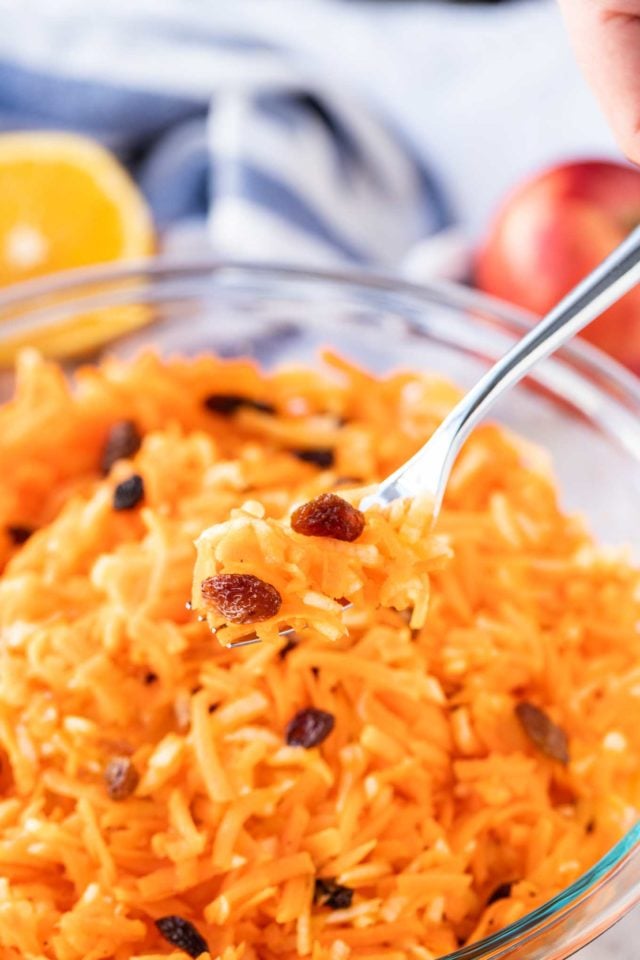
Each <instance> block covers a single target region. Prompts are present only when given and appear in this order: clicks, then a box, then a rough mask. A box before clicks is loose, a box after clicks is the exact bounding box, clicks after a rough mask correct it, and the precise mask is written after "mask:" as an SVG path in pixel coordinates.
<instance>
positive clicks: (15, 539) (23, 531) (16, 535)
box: [7, 525, 33, 547]
mask: <svg viewBox="0 0 640 960" xmlns="http://www.w3.org/2000/svg"><path fill="white" fill-rule="evenodd" d="M32 533H33V528H32V527H21V526H19V525H16V526H10V527H7V534H8V536H9V538H10V539H11V542H12V543H14V544H15V545H16V547H19V546H22V544H23V543H26V542H27V540H28V539H29V537H30V536H31V534H32Z"/></svg>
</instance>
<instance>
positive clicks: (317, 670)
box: [311, 667, 320, 680]
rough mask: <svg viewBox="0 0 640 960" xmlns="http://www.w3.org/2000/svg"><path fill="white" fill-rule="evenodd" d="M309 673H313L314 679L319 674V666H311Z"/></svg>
mask: <svg viewBox="0 0 640 960" xmlns="http://www.w3.org/2000/svg"><path fill="white" fill-rule="evenodd" d="M311 673H312V674H313V675H314V677H315V678H316V680H317V679H318V677H319V676H320V667H311Z"/></svg>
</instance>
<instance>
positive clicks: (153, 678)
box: [142, 670, 158, 687]
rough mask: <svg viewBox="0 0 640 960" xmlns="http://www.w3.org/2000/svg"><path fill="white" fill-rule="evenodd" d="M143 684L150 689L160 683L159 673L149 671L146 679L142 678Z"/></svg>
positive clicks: (145, 676)
mask: <svg viewBox="0 0 640 960" xmlns="http://www.w3.org/2000/svg"><path fill="white" fill-rule="evenodd" d="M142 682H143V683H144V684H145V685H146V686H147V687H150V686H152V685H153V684H154V683H157V682H158V674H157V673H154V672H153V670H147V672H146V673H145V675H144V677H143V678H142Z"/></svg>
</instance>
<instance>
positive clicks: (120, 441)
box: [100, 420, 142, 474]
mask: <svg viewBox="0 0 640 960" xmlns="http://www.w3.org/2000/svg"><path fill="white" fill-rule="evenodd" d="M141 443H142V437H141V435H140V432H139V430H138V428H137V427H136V425H135V423H134V422H133V420H119V421H118V423H114V425H113V426H112V427H111V430H110V431H109V435H108V437H107V440H106V443H105V445H104V449H103V451H102V459H101V461H100V467H101V468H102V472H103V473H104V474H107V473H109V471H110V470H111V467H112V466H113V465H114V463H115V462H116V460H128V459H129V457H132V456H133V455H134V454H136V453H137V452H138V450H139V449H140V444H141Z"/></svg>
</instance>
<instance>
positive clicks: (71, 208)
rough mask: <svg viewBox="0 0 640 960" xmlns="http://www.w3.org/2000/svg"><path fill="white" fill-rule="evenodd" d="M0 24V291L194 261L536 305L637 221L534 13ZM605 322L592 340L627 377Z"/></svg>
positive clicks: (324, 8) (277, 0)
mask: <svg viewBox="0 0 640 960" xmlns="http://www.w3.org/2000/svg"><path fill="white" fill-rule="evenodd" d="M0 14H1V22H2V30H0V130H2V131H3V136H2V137H1V138H0V284H4V285H6V284H9V283H13V282H20V281H23V280H28V279H30V278H32V277H34V276H39V275H42V274H46V273H49V272H51V271H52V270H58V269H61V268H66V267H74V266H82V265H86V264H87V263H91V262H97V261H101V260H110V259H118V258H124V259H127V258H131V257H138V256H140V255H143V254H146V253H148V252H150V251H151V250H155V251H160V252H163V253H167V252H168V253H173V254H180V255H183V256H185V255H191V254H192V253H194V252H195V253H197V254H203V253H205V252H206V251H211V252H212V253H213V254H215V255H217V256H221V257H234V258H237V257H240V258H245V259H246V258H249V259H268V260H277V261H281V262H282V261H284V262H294V263H300V264H304V265H314V266H324V267H327V266H331V267H334V266H336V265H341V266H344V265H346V266H357V267H358V268H359V269H362V268H365V269H376V270H382V271H384V272H387V273H389V272H390V273H393V274H398V275H402V276H404V277H409V278H411V279H414V280H419V281H420V280H430V279H433V278H434V277H435V278H439V277H442V278H447V279H455V280H460V281H462V282H467V283H474V284H476V285H478V286H480V287H481V288H482V289H484V290H486V291H488V292H490V293H493V294H496V295H498V296H501V297H504V298H506V299H509V300H512V301H516V302H518V303H519V304H520V305H522V306H524V307H528V308H529V309H531V310H533V311H535V312H541V311H544V310H545V309H547V307H548V306H550V305H551V304H552V303H553V302H554V300H555V299H557V298H558V296H560V295H561V294H562V293H563V292H564V291H565V289H567V288H568V287H569V286H571V284H572V283H573V282H575V281H576V280H577V279H578V278H579V276H581V275H582V274H584V273H586V272H587V270H588V269H590V268H591V267H592V266H593V265H594V264H595V262H597V260H598V259H599V258H600V257H601V256H602V255H604V253H606V252H607V250H608V249H611V248H612V247H613V246H614V245H615V242H616V241H617V240H618V239H621V238H622V236H623V235H624V233H625V232H626V230H627V229H628V228H629V225H630V223H631V222H632V221H633V219H634V218H635V217H636V211H639V212H640V174H639V173H637V171H636V170H635V169H632V168H630V167H627V166H622V164H623V163H624V160H623V158H622V156H621V155H620V153H619V151H618V149H617V148H616V146H615V144H614V141H613V138H612V135H611V133H610V131H609V129H608V127H607V125H606V123H605V121H604V119H603V117H602V115H601V114H600V112H599V109H598V107H597V105H596V103H595V101H594V100H593V98H592V96H591V94H590V93H589V91H588V90H587V87H586V84H585V82H584V80H583V78H582V76H581V75H580V73H579V72H578V68H577V66H576V65H575V63H574V60H573V56H572V54H571V51H570V48H569V43H568V39H567V36H566V33H565V30H564V27H563V24H562V21H561V18H560V14H559V11H558V9H557V7H556V5H555V4H554V3H553V2H551V0H503V2H484V3H482V2H457V3H456V2H446V0H422V2H421V0H404V2H393V0H233V2H228V3H225V2H221V0H218V2H215V3H214V2H211V0H136V2H135V3H130V2H128V0H110V2H109V3H107V2H96V0H82V2H80V0H56V3H55V4H50V3H48V2H45V0H41V2H33V0H30V2H29V0H28V2H23V3H21V4H20V5H16V4H14V3H13V2H12V0H0ZM52 130H55V131H59V130H65V131H73V132H74V133H78V134H82V135H85V136H88V137H90V138H92V139H95V140H97V141H99V142H100V143H102V144H104V145H105V146H106V147H107V148H108V149H109V150H110V151H112V152H113V153H114V154H115V155H116V157H117V159H118V161H119V162H120V163H122V164H123V165H124V166H125V167H126V168H127V169H128V171H129V173H130V175H131V177H132V178H133V179H134V180H135V182H136V184H137V191H140V192H141V195H142V197H140V196H139V195H138V193H137V191H136V189H132V188H131V184H130V183H129V182H128V181H127V182H125V181H122V180H120V181H119V180H118V176H117V173H116V172H114V169H112V168H111V166H110V163H111V162H112V161H111V158H108V157H105V156H102V155H100V156H99V155H97V154H92V153H91V152H89V153H87V152H86V150H84V152H83V146H86V144H83V143H81V142H79V141H75V140H73V139H64V138H63V139H62V140H61V139H60V138H59V137H58V138H56V137H52V136H47V135H46V134H42V132H41V133H40V134H39V136H38V137H31V136H24V134H25V133H28V132H30V131H52ZM16 132H21V135H20V136H16ZM596 160H598V161H602V160H604V161H608V162H606V163H594V162H593V161H596ZM611 161H613V163H614V165H613V166H612V165H611V163H610V162H611ZM567 164H569V166H567ZM541 171H550V173H547V174H545V176H543V177H542V179H541V180H540V179H539V175H540V173H541ZM118 172H119V171H118ZM83 178H84V180H83ZM532 178H534V186H535V190H533V192H532V188H531V179H532ZM87 180H88V181H90V182H91V183H90V189H89V192H87V189H88V188H87V182H86V181H87ZM527 181H529V185H528V186H526V187H525V188H524V193H522V187H521V185H522V184H523V183H526V182H527ZM83 183H84V186H83V185H82V184H83ZM518 190H519V191H520V193H518V192H517V191H518ZM514 191H516V195H515V196H514ZM505 198H510V199H507V200H505ZM101 204H102V205H101ZM505 204H506V206H505ZM571 205H573V207H574V208H576V210H577V212H576V214H575V218H574V220H572V216H571V215H570V211H569V208H570V206H571ZM578 207H579V208H580V209H579V210H578V209H577V208H578ZM107 208H109V209H107ZM586 208H589V209H588V211H587V212H588V217H587V219H588V220H589V227H588V229H586V228H585V217H586V216H587V213H586V212H585V211H586ZM621 211H622V213H623V214H624V215H623V216H622V215H621ZM507 214H508V215H507ZM109 217H111V219H109ZM594 217H595V221H597V222H596V223H595V226H594ZM559 219H561V220H562V224H561V225H560V226H559V225H558V222H557V221H558V220H559ZM638 219H640V215H639V216H638ZM574 221H575V225H574V226H571V224H572V223H574ZM623 221H624V223H623ZM567 224H569V226H567ZM621 309H622V314H620V313H618V320H617V321H616V320H615V318H614V320H613V321H612V323H613V326H612V323H611V322H610V323H609V325H608V328H607V329H608V332H606V333H603V332H602V331H603V330H604V328H603V327H602V326H600V327H598V325H597V324H596V326H595V327H594V328H592V331H591V332H590V333H589V336H590V337H591V338H592V339H594V340H596V342H599V343H600V345H601V346H604V347H605V348H606V349H608V350H610V352H613V353H614V354H615V355H617V356H618V357H619V358H621V359H623V360H624V361H625V362H627V363H628V364H629V365H630V366H632V367H637V366H638V365H639V363H640V361H639V358H640V345H638V346H636V345H634V344H633V343H632V341H633V337H631V336H630V335H628V330H627V328H626V327H625V329H624V331H622V332H621V330H622V328H621V327H620V324H624V323H625V322H626V321H625V320H624V316H625V314H624V310H625V307H624V304H623V307H622V308H621ZM628 311H629V308H627V314H626V316H627V317H628V315H629V314H628ZM620 316H622V318H623V319H622V320H620ZM616 323H617V324H618V326H616ZM612 329H613V334H612V333H611V330H612ZM621 344H622V346H621Z"/></svg>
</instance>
